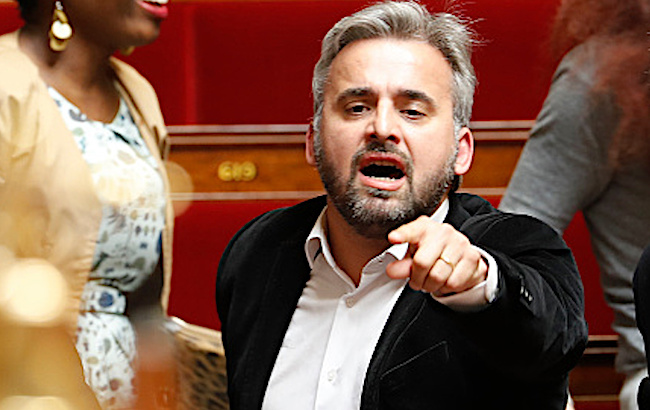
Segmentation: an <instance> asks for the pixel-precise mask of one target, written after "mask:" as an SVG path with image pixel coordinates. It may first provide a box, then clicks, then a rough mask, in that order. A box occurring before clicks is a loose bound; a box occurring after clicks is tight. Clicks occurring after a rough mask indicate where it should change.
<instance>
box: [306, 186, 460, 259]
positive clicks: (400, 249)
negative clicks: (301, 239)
mask: <svg viewBox="0 0 650 410" xmlns="http://www.w3.org/2000/svg"><path fill="white" fill-rule="evenodd" d="M326 210H327V205H326V206H325V207H324V208H323V210H322V211H321V213H320V215H319V216H318V219H317V220H316V223H315V224H314V227H313V228H312V230H311V232H310V233H309V235H308V236H307V240H306V241H305V254H306V255H307V261H308V262H309V268H310V269H313V268H314V261H315V260H316V258H317V257H318V255H319V254H320V253H323V256H324V257H325V259H326V260H327V262H328V263H329V264H330V266H336V263H335V261H334V258H333V257H332V253H331V252H330V247H329V243H328V242H327V229H326V225H325V219H326V216H325V211H326ZM448 213H449V199H448V198H445V200H444V201H443V202H442V203H441V204H440V206H439V207H438V209H436V211H435V212H434V213H433V215H431V218H432V219H433V220H434V221H435V222H438V223H442V222H443V221H444V220H445V218H446V217H447V214H448ZM407 251H408V244H407V243H401V244H397V245H392V246H391V247H389V248H388V249H386V250H385V251H384V252H383V253H389V254H391V255H393V257H394V258H395V259H396V260H401V259H403V258H404V256H406V252H407Z"/></svg>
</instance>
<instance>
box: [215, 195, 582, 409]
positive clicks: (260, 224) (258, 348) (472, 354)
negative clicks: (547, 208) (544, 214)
mask: <svg viewBox="0 0 650 410" xmlns="http://www.w3.org/2000/svg"><path fill="white" fill-rule="evenodd" d="M449 199H450V210H449V214H448V216H447V219H446V222H447V223H450V224H451V225H453V226H454V227H456V228H457V229H459V230H460V231H461V232H463V233H464V234H465V235H466V236H467V237H468V238H470V241H471V242H472V243H473V244H475V245H477V246H479V247H481V248H482V249H484V250H486V251H487V252H489V253H490V254H491V255H492V256H494V258H495V260H496V261H497V264H498V266H499V287H498V289H499V290H498V295H497V298H496V300H495V301H494V302H493V303H492V304H491V305H490V306H489V307H487V308H486V309H484V310H482V311H481V312H478V313H458V312H455V311H453V310H451V309H449V308H447V307H445V306H443V305H441V304H440V303H438V302H436V301H435V300H434V299H433V298H431V297H430V296H429V295H428V294H425V293H422V292H416V291H413V290H412V289H411V288H410V287H408V286H405V288H404V290H403V292H402V294H401V296H400V298H399V300H398V301H397V303H396V305H395V307H394V309H393V311H392V312H391V314H390V316H389V318H388V321H387V323H386V326H385V327H384V329H383V331H382V334H381V336H380V339H379V341H378V344H377V347H376V349H375V351H374V352H373V356H372V359H371V361H370V364H369V368H368V371H367V373H366V378H365V381H364V386H363V392H362V398H361V408H362V409H399V410H408V409H450V410H459V409H479V408H480V409H500V410H502V409H527V410H528V409H540V410H552V409H558V410H559V409H564V407H565V403H566V399H567V384H568V382H567V380H568V376H567V374H568V371H569V370H570V369H571V368H572V367H573V366H575V364H576V363H577V360H578V359H579V358H580V356H581V354H582V352H583V350H584V347H585V344H586V340H587V326H586V322H585V320H584V298H583V289H582V283H581V281H580V278H579V275H578V271H577V268H576V266H575V262H574V260H573V256H572V254H571V252H570V250H569V249H568V248H567V246H566V245H565V243H564V241H563V240H562V239H561V238H560V237H559V236H558V235H557V233H556V232H555V231H554V230H552V229H551V228H550V227H548V226H547V225H545V224H543V223H542V222H540V221H538V220H536V219H534V218H531V217H527V216H518V215H512V214H506V213H502V212H500V211H497V210H496V209H494V208H493V207H492V206H491V205H490V204H489V203H488V202H487V201H485V200H483V199H481V198H479V197H477V196H473V195H466V194H451V195H450V198H449ZM325 203H326V202H325V198H324V197H320V198H315V199H312V200H309V201H306V202H303V203H301V204H299V205H297V206H294V207H291V208H287V209H281V210H275V211H271V212H269V213H266V214H264V215H262V216H260V217H258V218H256V219H255V220H253V221H251V222H249V223H248V224H247V225H246V226H245V227H244V228H242V229H241V231H239V232H238V233H237V234H236V235H235V237H233V239H232V240H231V242H230V244H229V245H228V247H227V248H226V251H225V252H224V254H223V256H222V258H221V262H220V265H219V271H218V275H217V292H216V297H217V309H218V313H219V317H220V319H221V323H222V328H221V329H222V333H223V340H224V346H225V349H226V359H227V367H228V384H229V397H230V404H231V408H232V409H233V410H238V409H259V408H260V407H261V405H262V401H263V397H264V393H265V390H266V386H267V383H268V381H269V377H270V375H271V371H272V369H273V366H274V363H275V360H276V357H277V355H278V351H279V349H280V346H281V344H282V340H283V338H284V334H285V332H286V330H287V327H288V325H289V322H290V320H291V317H292V314H293V311H294V309H295V307H296V305H297V303H298V299H299V298H300V296H301V293H302V290H303V287H304V286H305V283H306V282H307V280H308V279H309V275H310V270H309V265H308V263H307V259H306V256H305V252H304V243H305V240H306V238H307V236H308V234H309V232H310V231H311V229H312V227H313V226H314V223H315V221H316V219H317V217H318V215H319V214H320V212H321V211H322V209H323V207H324V206H325ZM296 393H297V394H299V392H296ZM287 399H288V400H290V398H287ZM333 410H337V409H333Z"/></svg>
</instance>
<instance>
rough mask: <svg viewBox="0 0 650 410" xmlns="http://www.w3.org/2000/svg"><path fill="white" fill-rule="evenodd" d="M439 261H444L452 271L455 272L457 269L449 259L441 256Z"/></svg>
mask: <svg viewBox="0 0 650 410" xmlns="http://www.w3.org/2000/svg"><path fill="white" fill-rule="evenodd" d="M438 259H440V260H441V261H443V262H444V263H446V264H447V266H449V267H450V268H451V270H452V271H453V270H454V269H456V265H454V264H453V263H452V262H450V261H449V260H448V259H447V258H445V257H444V256H440V257H439V258H438Z"/></svg>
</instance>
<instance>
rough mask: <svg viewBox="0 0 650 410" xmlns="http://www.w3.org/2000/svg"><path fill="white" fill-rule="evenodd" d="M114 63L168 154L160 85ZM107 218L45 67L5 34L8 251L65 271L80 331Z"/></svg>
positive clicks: (140, 120) (0, 116) (1, 74)
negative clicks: (80, 313) (83, 303)
mask: <svg viewBox="0 0 650 410" xmlns="http://www.w3.org/2000/svg"><path fill="white" fill-rule="evenodd" d="M112 63H113V68H114V70H115V72H116V74H117V77H118V79H119V84H120V91H121V93H122V95H123V97H124V98H125V100H126V101H127V103H128V105H129V108H130V110H131V113H132V115H133V117H134V120H135V123H136V124H137V126H138V128H139V129H140V133H141V134H142V137H143V138H144V140H145V141H146V143H147V145H148V147H149V149H150V150H151V152H153V153H160V152H161V151H162V152H164V149H163V147H164V144H165V143H166V137H167V131H166V129H165V125H164V123H163V118H162V114H161V112H160V107H159V104H158V100H157V97H156V94H155V92H154V90H153V88H152V87H151V85H150V84H149V83H148V82H147V81H146V80H145V79H144V78H143V77H142V76H141V75H140V74H138V73H137V72H136V70H135V69H133V68H132V67H130V66H129V65H127V64H125V63H123V62H121V61H119V60H117V59H113V61H112ZM154 156H156V157H159V156H158V155H154ZM159 161H160V164H159V165H160V169H161V170H163V171H162V172H163V173H165V172H164V167H163V164H162V161H161V160H159ZM163 180H164V181H165V184H166V186H167V192H168V193H167V197H168V205H167V214H166V217H167V226H166V229H165V230H164V232H163V255H164V262H163V267H164V286H163V292H162V304H163V308H164V310H165V312H166V310H167V300H168V297H169V286H170V279H171V255H172V252H171V245H172V229H173V222H174V216H173V210H172V206H171V201H170V200H169V183H168V182H167V175H166V174H165V175H163ZM101 218H102V208H101V204H100V202H99V199H98V198H97V196H96V194H95V191H94V188H93V184H92V181H91V177H90V171H89V169H88V166H87V165H86V162H85V161H84V159H83V158H82V155H81V152H80V150H79V148H78V147H77V145H76V143H75V141H74V139H73V136H72V134H71V133H70V131H69V130H68V128H67V127H66V125H65V124H64V122H63V119H62V118H61V115H60V114H59V110H58V108H57V106H56V104H55V103H54V101H53V100H52V98H51V97H50V95H49V94H48V92H47V88H46V85H45V83H44V82H43V80H42V79H41V78H40V76H39V73H38V69H37V67H36V66H35V65H34V64H33V63H32V61H31V60H30V59H29V58H28V57H27V56H26V55H25V54H24V53H23V52H22V51H20V50H19V49H18V32H14V33H10V34H6V35H3V36H0V247H6V248H8V249H9V251H11V252H13V254H14V255H15V257H16V258H40V259H45V260H46V261H48V262H50V263H51V264H53V265H54V266H55V267H56V268H57V269H59V271H60V272H61V273H62V274H63V275H64V277H65V278H66V280H67V282H68V284H69V290H70V295H71V297H70V299H69V306H68V309H67V315H68V316H67V317H66V321H68V323H69V325H70V326H72V330H74V329H75V328H76V322H77V316H78V309H79V301H80V295H81V292H82V290H83V288H84V285H85V284H86V282H87V279H88V273H89V271H90V268H91V263H92V259H93V253H94V246H95V242H96V240H97V236H98V230H99V225H100V222H101Z"/></svg>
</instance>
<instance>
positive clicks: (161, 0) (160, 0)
mask: <svg viewBox="0 0 650 410" xmlns="http://www.w3.org/2000/svg"><path fill="white" fill-rule="evenodd" d="M146 2H147V3H153V4H167V3H169V0H146Z"/></svg>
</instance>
